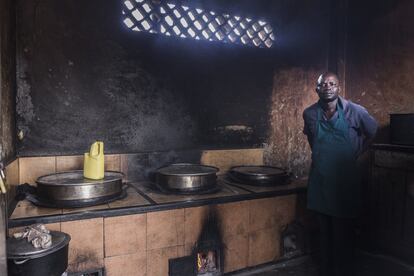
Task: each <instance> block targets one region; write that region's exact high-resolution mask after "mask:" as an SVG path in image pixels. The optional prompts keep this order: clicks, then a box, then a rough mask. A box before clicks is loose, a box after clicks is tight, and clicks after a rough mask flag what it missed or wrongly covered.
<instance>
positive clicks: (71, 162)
mask: <svg viewBox="0 0 414 276" xmlns="http://www.w3.org/2000/svg"><path fill="white" fill-rule="evenodd" d="M74 170H83V155H72V156H56V171H57V172H65V171H74Z"/></svg>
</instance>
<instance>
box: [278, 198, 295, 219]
mask: <svg viewBox="0 0 414 276" xmlns="http://www.w3.org/2000/svg"><path fill="white" fill-rule="evenodd" d="M297 208H298V196H297V195H295V194H293V195H287V196H281V197H279V205H278V208H277V210H278V213H279V217H280V225H281V226H285V225H287V224H289V223H292V222H293V220H294V219H295V218H296V217H297V212H298V210H297Z"/></svg>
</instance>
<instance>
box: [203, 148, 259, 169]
mask: <svg viewBox="0 0 414 276" xmlns="http://www.w3.org/2000/svg"><path fill="white" fill-rule="evenodd" d="M263 151H264V150H263V149H235V150H208V151H203V153H202V156H201V164H205V165H211V166H215V167H218V168H219V169H220V172H219V174H223V173H225V172H226V171H228V170H229V169H230V168H231V167H233V166H240V165H263Z"/></svg>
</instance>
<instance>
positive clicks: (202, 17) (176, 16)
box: [122, 0, 275, 48]
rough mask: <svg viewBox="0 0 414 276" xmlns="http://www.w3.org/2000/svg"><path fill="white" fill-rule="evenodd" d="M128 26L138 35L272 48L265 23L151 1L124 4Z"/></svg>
mask: <svg viewBox="0 0 414 276" xmlns="http://www.w3.org/2000/svg"><path fill="white" fill-rule="evenodd" d="M122 14H123V17H124V18H123V22H124V23H125V25H126V26H127V27H128V28H129V29H131V30H133V31H137V32H149V33H158V34H163V35H166V36H177V37H181V38H193V39H196V40H207V41H221V42H224V43H236V44H241V45H249V46H255V47H260V48H270V47H272V45H273V43H274V41H275V35H274V33H273V28H272V26H270V24H269V23H267V22H265V21H263V20H252V19H251V18H247V17H245V18H242V17H240V16H235V15H229V14H218V13H215V12H214V11H204V10H202V9H198V8H191V7H188V6H180V5H175V4H169V3H161V2H155V1H150V0H127V1H124V9H123V10H122Z"/></svg>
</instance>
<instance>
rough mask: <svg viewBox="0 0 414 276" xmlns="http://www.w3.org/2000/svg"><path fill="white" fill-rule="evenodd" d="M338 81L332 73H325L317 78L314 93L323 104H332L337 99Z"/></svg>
mask: <svg viewBox="0 0 414 276" xmlns="http://www.w3.org/2000/svg"><path fill="white" fill-rule="evenodd" d="M339 90H340V89H339V80H338V76H337V75H335V74H334V73H331V72H327V73H323V74H322V75H320V76H319V78H318V82H317V83H316V93H318V96H319V99H320V100H321V101H323V102H332V101H335V100H336V99H337V98H338V94H339Z"/></svg>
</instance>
